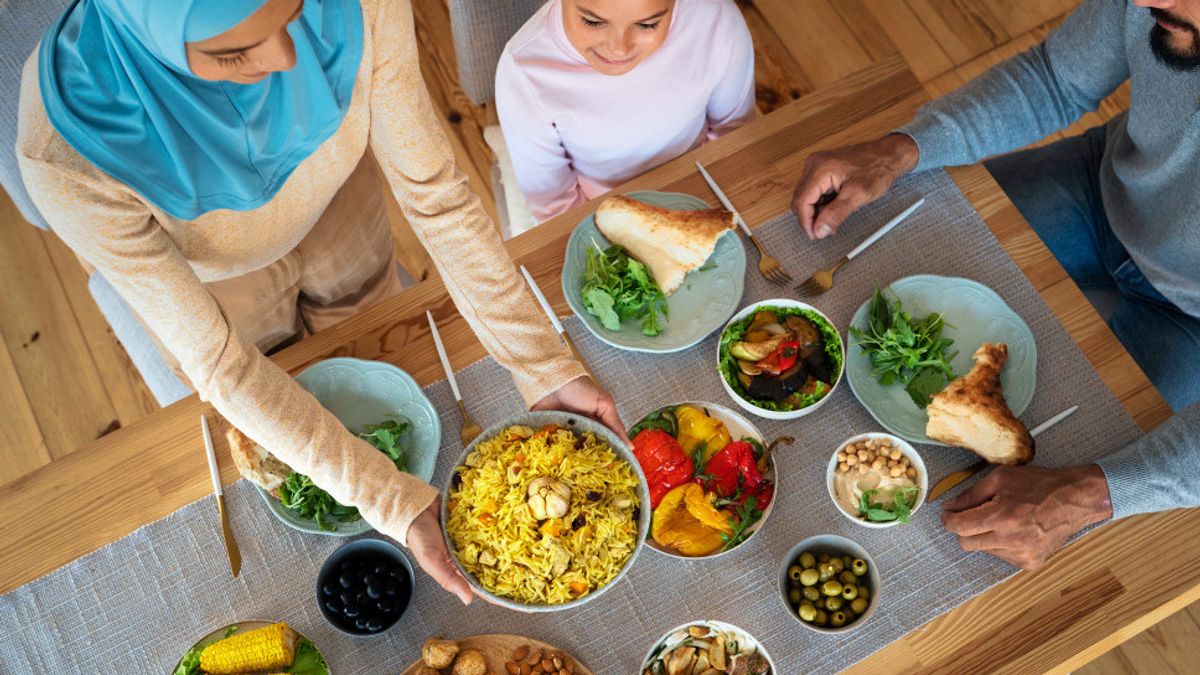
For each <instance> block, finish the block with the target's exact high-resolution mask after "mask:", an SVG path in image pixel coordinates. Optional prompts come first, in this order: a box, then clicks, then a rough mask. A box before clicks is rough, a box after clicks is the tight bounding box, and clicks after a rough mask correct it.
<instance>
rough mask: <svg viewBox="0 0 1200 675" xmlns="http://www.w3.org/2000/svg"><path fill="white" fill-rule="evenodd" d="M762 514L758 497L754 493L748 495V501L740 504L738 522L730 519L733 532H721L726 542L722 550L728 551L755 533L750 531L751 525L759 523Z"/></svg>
mask: <svg viewBox="0 0 1200 675" xmlns="http://www.w3.org/2000/svg"><path fill="white" fill-rule="evenodd" d="M717 501H720V500H717ZM762 515H763V512H762V510H761V509H759V508H758V497H755V496H754V495H750V496H749V497H747V498H746V501H744V502H742V504H741V505H740V506H738V509H737V519H736V522H735V519H733V518H730V519H729V523H730V525H732V526H733V532H732V533H731V534H725V533H724V532H722V533H721V539H722V540H723V541H724V542H725V545H724V546H722V547H721V550H722V551H728V550H729V549H731V548H733V547H734V546H737V545H738V544H740V543H742V542H743V541H746V540H747V539H749V538H750V535H751V534H753V532H750V527H751V526H752V525H754V524H755V523H757V522H758V520H759V519H760V518H762Z"/></svg>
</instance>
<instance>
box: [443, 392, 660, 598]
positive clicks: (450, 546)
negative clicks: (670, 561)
mask: <svg viewBox="0 0 1200 675" xmlns="http://www.w3.org/2000/svg"><path fill="white" fill-rule="evenodd" d="M547 424H557V425H560V426H563V427H567V428H569V429H571V430H573V431H576V432H580V431H587V432H591V433H593V434H595V435H597V436H599V437H600V438H602V439H604V440H605V441H606V442H607V443H608V444H609V446H611V447H612V449H613V452H615V453H616V454H617V456H618V457H620V458H621V459H623V460H625V461H626V462H628V463H629V465H630V466H631V467H632V468H633V472H634V474H635V475H636V476H637V479H638V502H639V504H640V506H639V515H638V533H637V537H636V538H635V539H634V547H633V553H631V554H630V555H629V559H628V560H626V561H625V565H624V566H623V567H622V568H621V571H620V572H618V573H617V575H616V576H615V577H613V578H612V580H611V581H609V582H608V583H607V584H605V585H604V586H601V587H600V588H597V589H595V590H593V591H592V592H591V593H588V594H587V595H585V596H583V597H580V598H576V599H575V600H571V601H570V602H564V603H560V604H557V605H530V604H525V603H521V602H518V601H516V600H513V599H512V598H508V597H503V596H499V595H496V594H495V593H492V592H491V591H489V590H487V589H485V588H484V587H483V584H481V583H479V579H477V578H476V577H475V575H473V574H471V573H470V572H468V571H467V569H466V568H465V567H463V565H462V563H460V562H459V561H458V555H457V553H456V550H457V547H456V546H455V545H454V541H453V539H451V538H450V532H449V530H448V529H447V527H446V522H447V520H448V519H449V516H450V512H449V510H448V508H447V501H448V500H446V499H443V500H442V508H441V510H440V512H441V525H442V537H443V539H444V540H445V542H446V548H447V550H449V551H450V559H451V560H453V561H454V565H455V566H456V567H457V568H458V570H459V571H460V572H462V575H463V577H465V578H466V580H467V582H468V583H470V584H471V588H473V589H475V591H476V592H477V593H478V594H479V595H481V596H483V597H484V598H485V599H486V600H487V601H488V602H490V603H492V604H494V605H500V606H502V607H507V608H509V609H515V610H517V611H518V612H558V611H562V610H564V609H570V608H572V607H578V606H579V605H583V604H586V603H588V602H591V601H592V600H595V599H596V598H598V597H600V596H601V595H602V594H603V593H604V592H605V591H607V590H608V589H610V588H612V587H613V586H615V585H617V583H618V582H619V581H621V578H622V577H624V576H625V574H626V573H627V572H629V568H630V567H633V563H634V561H635V560H637V557H638V553H640V552H641V550H642V546H643V545H644V544H645V542H646V535H647V533H648V532H649V530H650V492H649V490H647V489H646V477H645V476H644V475H643V474H642V469H641V467H640V466H639V465H638V461H637V458H636V457H634V456H633V451H632V450H630V449H629V446H628V445H627V444H626V441H625V440H624V439H622V438H620V437H618V436H617V435H616V434H615V433H613V432H612V430H611V429H609V428H608V427H606V426H604V425H603V424H600V423H599V422H596V421H595V420H592V419H589V418H587V417H583V416H582V415H575V414H573V413H566V412H554V411H541V412H527V413H525V414H522V415H518V416H516V417H513V418H511V419H509V420H506V421H504V422H501V423H499V424H493V425H492V426H490V427H488V428H487V429H484V430H483V433H481V434H480V435H479V436H478V437H477V438H476V439H475V440H474V441H472V442H471V444H470V445H468V446H467V447H465V448H463V451H462V452H461V453H460V454H459V456H458V459H457V460H456V461H455V462H454V467H455V469H457V467H460V466H462V465H463V464H464V463H465V461H466V458H467V455H469V454H470V453H471V452H473V451H474V450H475V446H476V445H478V444H479V443H480V442H482V441H485V440H488V439H492V438H495V437H496V436H497V435H498V434H499V433H500V432H501V431H503V430H504V429H507V428H508V427H511V426H514V425H524V426H528V427H533V428H534V429H538V428H541V427H543V426H545V425H547ZM455 469H451V470H450V472H449V473H448V474H447V475H446V480H445V483H444V484H443V485H442V494H443V495H449V494H450V491H451V489H452V486H453V485H454V477H455V475H457V473H458V472H457V471H456V470H455Z"/></svg>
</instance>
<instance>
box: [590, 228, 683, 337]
mask: <svg viewBox="0 0 1200 675" xmlns="http://www.w3.org/2000/svg"><path fill="white" fill-rule="evenodd" d="M587 255H588V262H587V272H585V273H584V275H583V290H582V296H583V306H584V307H585V308H587V311H588V313H589V314H592V315H594V316H596V317H597V318H599V319H600V324H601V325H603V326H604V327H605V328H607V329H608V330H614V331H615V330H620V329H621V322H622V321H626V320H629V319H639V320H641V322H642V334H644V335H648V336H650V337H653V336H655V335H658V334H659V333H661V332H662V324H661V323H660V322H659V318H658V315H659V313H660V312H661V313H662V315H663V318H664V319H666V318H667V317H668V316H669V313H668V310H667V296H666V295H665V294H664V293H663V292H662V289H661V288H659V286H658V284H657V283H655V281H654V277H653V276H652V275H651V274H650V270H649V268H647V267H646V266H645V265H643V264H642V263H640V262H638V261H637V260H635V259H634V258H631V257H630V256H629V254H628V253H626V252H625V249H623V248H621V247H620V246H609V247H608V248H606V249H601V248H600V246H599V244H594V245H593V248H589V249H588V252H587Z"/></svg>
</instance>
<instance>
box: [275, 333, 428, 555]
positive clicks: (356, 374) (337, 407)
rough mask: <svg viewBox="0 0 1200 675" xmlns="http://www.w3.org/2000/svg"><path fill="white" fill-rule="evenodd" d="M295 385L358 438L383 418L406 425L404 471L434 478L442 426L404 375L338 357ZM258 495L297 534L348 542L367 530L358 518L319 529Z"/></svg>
mask: <svg viewBox="0 0 1200 675" xmlns="http://www.w3.org/2000/svg"><path fill="white" fill-rule="evenodd" d="M296 381H297V382H299V383H300V386H302V387H304V388H305V389H307V390H308V391H309V392H310V393H312V395H313V396H315V397H316V398H317V401H319V402H320V403H321V405H322V406H324V407H325V409H326V410H328V411H329V412H331V413H333V415H334V417H337V418H338V420H339V421H341V423H342V424H343V425H345V427H346V428H347V429H349V430H350V431H352V432H355V433H358V432H360V431H362V430H363V429H364V428H365V427H366V425H368V424H378V423H379V422H382V421H384V420H388V419H395V420H397V421H400V420H408V421H409V423H410V425H411V428H410V431H409V433H407V434H405V436H404V437H403V438H402V439H401V444H402V445H403V447H404V458H405V464H406V465H407V467H408V472H409V473H411V474H413V475H414V476H417V477H418V478H420V479H421V480H423V481H425V482H426V483H428V482H429V481H430V480H431V479H432V478H433V465H434V462H435V461H436V460H437V453H438V448H439V447H440V446H441V439H442V426H441V422H440V421H439V420H438V415H437V411H436V410H434V409H433V404H432V403H430V402H429V399H428V398H425V394H424V393H423V392H422V391H421V387H420V385H418V384H417V382H416V380H414V379H413V378H412V377H411V376H409V374H408V373H406V372H404V371H403V370H401V369H399V368H397V367H396V366H393V365H392V364H390V363H384V362H382V361H366V360H363V359H354V358H349V357H338V358H332V359H326V360H324V361H321V362H319V363H316V364H313V365H312V366H309V367H308V368H307V369H306V370H305V371H304V372H302V373H300V374H299V375H297V376H296ZM258 492H259V494H261V495H262V497H263V499H264V500H265V501H266V502H267V506H268V507H270V509H271V512H272V513H274V514H275V516H276V517H277V518H279V520H281V521H283V522H284V524H286V525H288V526H289V527H293V528H295V529H297V530H301V531H304V532H312V533H314V534H324V535H329V536H333V537H353V536H355V535H358V534H362V533H364V532H370V531H371V529H372V528H371V526H370V525H369V524H367V521H365V520H363V519H362V518H359V519H357V520H353V521H349V522H344V523H338V524H337V525H336V526H335V529H334V530H332V531H326V530H322V529H321V528H319V527H317V524H316V523H314V522H313V521H311V520H305V519H304V518H301V517H300V516H298V515H297V514H296V512H295V511H293V510H291V509H289V508H287V507H285V506H283V504H281V503H280V502H279V500H278V499H275V498H274V497H272V496H271V495H270V494H268V493H267V492H266V491H265V490H263V489H262V488H258Z"/></svg>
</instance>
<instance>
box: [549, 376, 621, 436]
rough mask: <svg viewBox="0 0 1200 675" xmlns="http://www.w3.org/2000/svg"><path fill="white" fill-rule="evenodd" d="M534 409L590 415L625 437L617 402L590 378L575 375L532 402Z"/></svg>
mask: <svg viewBox="0 0 1200 675" xmlns="http://www.w3.org/2000/svg"><path fill="white" fill-rule="evenodd" d="M533 409H534V410H563V411H566V412H573V413H579V414H580V415H584V416H586V417H590V418H592V419H594V420H596V421H597V422H600V423H601V424H603V425H604V426H606V427H608V428H609V429H612V430H613V433H615V434H616V435H617V436H619V437H620V438H621V439H627V438H628V436H627V435H626V431H625V425H624V424H622V423H621V418H620V417H619V416H618V415H617V404H616V403H613V397H612V396H611V395H610V394H609V393H608V392H607V391H605V390H604V389H602V388H601V387H600V385H598V384H596V383H595V382H594V381H593V380H592V378H590V377H587V376H586V375H583V376H580V377H577V378H575V379H573V380H571V381H570V382H568V383H566V384H564V385H563V386H561V387H559V388H558V389H557V390H555V391H554V392H552V393H550V394H549V395H548V396H546V398H543V399H542V400H540V401H538V402H537V403H535V404H533Z"/></svg>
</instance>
